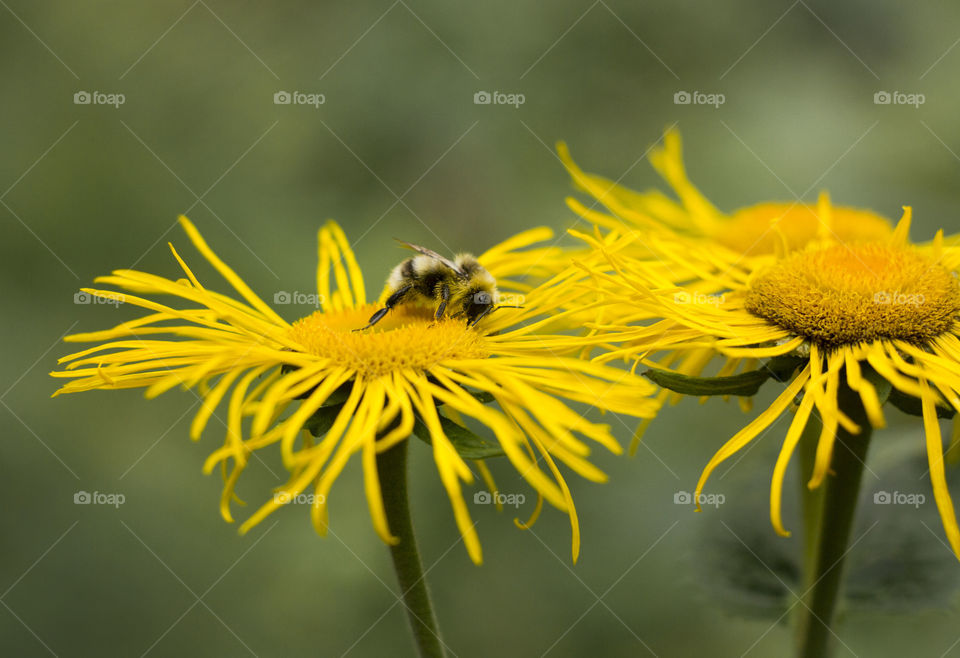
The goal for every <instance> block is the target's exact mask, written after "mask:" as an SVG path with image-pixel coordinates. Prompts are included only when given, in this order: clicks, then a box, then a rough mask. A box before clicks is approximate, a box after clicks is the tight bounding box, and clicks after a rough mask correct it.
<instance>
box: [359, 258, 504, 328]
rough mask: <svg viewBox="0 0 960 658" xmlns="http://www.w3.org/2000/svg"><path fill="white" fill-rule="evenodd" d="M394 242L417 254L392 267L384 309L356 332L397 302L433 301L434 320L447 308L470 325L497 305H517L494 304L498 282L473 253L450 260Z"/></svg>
mask: <svg viewBox="0 0 960 658" xmlns="http://www.w3.org/2000/svg"><path fill="white" fill-rule="evenodd" d="M397 242H399V243H400V244H402V245H404V246H406V247H408V248H410V249H413V250H414V251H416V252H419V254H418V255H417V256H413V257H411V258H408V259H406V260H405V261H403V262H402V263H400V264H399V265H397V266H396V267H394V268H393V271H391V272H390V276H389V278H388V279H387V290H388V291H389V293H390V294H389V296H388V297H387V300H386V302H385V303H384V306H383V308H381V309H380V310H378V311H377V312H376V313H374V314H373V315H372V316H371V317H370V320H369V322H368V323H367V325H366V326H365V327H361V328H360V329H357V331H362V330H363V329H369V328H370V327H372V326H373V325H375V324H376V323H377V322H379V321H380V320H382V319H383V317H384V316H385V315H386V314H387V313H389V312H390V309H392V308H393V307H394V306H397V305H398V304H409V303H429V304H436V307H437V311H436V314H435V316H434V317H435V318H436V319H437V320H439V319H440V318H442V317H443V316H444V314H445V313H446V312H447V310H448V309H449V310H450V311H451V313H450V315H449V317H451V318H459V317H463V318H466V320H467V326H471V327H472V326H473V325H475V324H477V323H478V322H479V321H480V320H482V319H483V318H484V317H486V316H487V315H488V314H489V313H491V312H493V311H494V310H496V309H498V308H520V307H518V306H510V307H505V306H497V305H495V302H496V301H497V299H498V296H499V295H498V292H497V282H496V280H495V279H494V278H493V276H492V275H491V274H490V273H489V272H487V270H486V269H484V267H483V265H481V264H480V263H479V261H477V259H476V258H475V257H474V256H473V255H472V254H458V255H457V256H454V258H453V260H450V259H449V258H444V257H443V256H441V255H440V254H438V253H437V252H435V251H431V250H430V249H427V248H426V247H420V246H418V245H415V244H410V243H409V242H404V241H403V240H397Z"/></svg>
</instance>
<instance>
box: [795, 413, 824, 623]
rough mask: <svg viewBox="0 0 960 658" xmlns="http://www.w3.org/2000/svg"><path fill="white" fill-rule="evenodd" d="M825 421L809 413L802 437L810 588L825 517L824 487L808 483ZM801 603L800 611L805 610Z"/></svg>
mask: <svg viewBox="0 0 960 658" xmlns="http://www.w3.org/2000/svg"><path fill="white" fill-rule="evenodd" d="M822 427H823V423H821V422H820V418H819V417H816V416H812V415H811V417H810V419H809V420H808V421H807V426H806V427H805V428H804V430H803V435H802V436H801V437H800V446H799V453H800V477H799V478H798V480H799V484H800V510H801V514H802V516H803V549H804V550H803V555H804V562H803V574H804V580H803V589H802V590H801V591H804V592H805V591H807V590H808V589H810V587H812V586H813V581H814V576H813V570H814V568H815V567H816V557H817V542H818V541H819V540H820V537H819V535H820V520H821V518H822V517H823V489H824V488H823V487H817V488H816V489H812V490H811V489H810V487H808V486H807V482H808V481H809V477H810V474H811V473H813V468H814V464H815V462H816V453H817V439H818V438H819V437H820V431H821V429H822ZM805 611H806V610H805V609H804V608H803V606H800V609H799V610H798V612H805Z"/></svg>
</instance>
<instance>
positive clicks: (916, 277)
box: [744, 243, 960, 347]
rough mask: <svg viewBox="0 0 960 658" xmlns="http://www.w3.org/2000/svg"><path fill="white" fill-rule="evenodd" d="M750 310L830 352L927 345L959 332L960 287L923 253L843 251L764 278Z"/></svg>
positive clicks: (825, 250) (785, 264)
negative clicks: (877, 344)
mask: <svg viewBox="0 0 960 658" xmlns="http://www.w3.org/2000/svg"><path fill="white" fill-rule="evenodd" d="M744 305H745V308H746V310H747V311H748V312H750V313H752V314H753V315H756V316H759V317H761V318H764V319H766V320H769V321H770V322H772V323H773V324H775V325H777V326H779V327H781V328H783V329H786V330H788V331H790V332H792V333H794V334H796V335H798V336H802V337H805V338H807V339H809V340H810V341H813V342H815V343H818V344H820V345H823V346H828V347H831V346H838V345H847V344H849V345H852V344H857V343H862V342H869V341H873V340H876V339H878V338H886V339H900V340H906V341H910V342H914V343H924V342H927V341H929V340H931V339H933V338H936V337H937V336H940V335H942V334H944V333H946V332H948V331H950V330H951V328H953V326H954V322H955V320H956V318H957V315H958V313H960V285H958V281H957V278H956V277H955V276H954V275H953V274H952V273H951V272H950V271H949V270H948V269H947V268H945V267H944V266H942V265H940V264H938V263H937V261H936V260H934V259H933V258H932V257H930V256H928V255H926V254H925V253H923V252H921V251H920V250H918V249H915V248H912V247H909V246H901V245H896V244H891V243H869V244H866V243H865V244H859V245H850V246H848V245H842V244H841V245H833V246H829V247H811V248H808V249H806V250H803V251H800V252H797V253H795V254H793V255H791V256H788V257H786V258H784V259H783V260H781V261H779V262H778V263H777V264H776V265H774V266H772V267H771V268H769V269H767V270H766V271H763V272H761V273H760V274H759V275H758V276H757V277H756V278H755V280H754V281H753V282H752V284H751V285H750V287H749V289H748V290H747V293H746V299H745V302H744Z"/></svg>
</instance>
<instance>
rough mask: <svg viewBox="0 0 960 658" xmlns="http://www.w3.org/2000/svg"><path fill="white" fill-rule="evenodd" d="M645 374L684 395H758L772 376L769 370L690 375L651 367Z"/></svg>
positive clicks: (661, 384) (656, 382) (659, 383)
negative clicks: (720, 374)
mask: <svg viewBox="0 0 960 658" xmlns="http://www.w3.org/2000/svg"><path fill="white" fill-rule="evenodd" d="M643 376H644V377H646V378H647V379H649V380H650V381H652V382H653V383H654V384H656V385H657V386H662V387H663V388H667V389H670V390H671V391H673V392H675V393H683V394H684V395H696V396H700V395H744V396H751V395H756V394H757V391H758V390H760V386H761V385H762V384H763V383H764V382H765V381H767V380H768V379H769V378H770V372H769V371H767V370H751V371H750V372H744V373H740V374H739V375H731V376H729V377H688V376H687V375H681V374H679V373H676V372H670V371H669V370H658V369H656V368H651V369H649V370H647V371H646V372H644V373H643Z"/></svg>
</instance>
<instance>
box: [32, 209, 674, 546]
mask: <svg viewBox="0 0 960 658" xmlns="http://www.w3.org/2000/svg"><path fill="white" fill-rule="evenodd" d="M180 222H181V224H182V225H183V228H184V229H185V230H186V232H187V235H188V236H189V238H190V240H191V242H192V243H193V245H194V246H195V247H196V248H197V250H198V251H199V252H200V253H201V254H202V255H203V256H204V257H205V258H206V259H207V261H209V263H210V264H212V265H213V267H214V268H215V269H216V270H217V271H218V272H219V273H220V274H221V275H222V276H223V277H224V278H225V279H226V280H227V282H229V283H230V285H232V287H233V288H234V290H235V291H236V292H237V293H238V294H239V295H240V297H241V298H242V301H241V300H238V299H235V298H233V297H230V296H227V295H223V294H220V293H217V292H214V291H213V290H210V289H208V288H206V287H204V286H203V285H202V284H201V283H200V281H198V280H197V277H196V276H194V274H193V272H192V271H191V270H190V268H189V267H188V266H187V264H186V263H185V262H184V260H183V259H182V258H181V257H180V255H179V254H178V253H177V251H176V250H175V249H173V245H171V246H170V248H171V250H172V251H173V255H174V257H175V258H176V260H177V262H178V263H179V265H180V268H182V270H183V273H184V275H185V276H186V278H181V279H179V280H171V279H167V278H163V277H160V276H155V275H152V274H147V273H143V272H136V271H132V270H118V271H115V272H113V274H112V275H111V276H105V277H100V278H99V279H97V282H98V283H105V284H110V285H112V286H115V287H117V288H120V289H121V290H123V291H124V292H122V293H117V292H114V291H106V290H96V289H86V292H87V293H88V294H91V295H102V296H111V297H114V298H117V299H119V300H121V301H124V302H126V303H127V304H132V305H135V306H139V307H142V308H144V309H147V310H148V311H150V313H149V314H148V315H145V316H143V317H141V318H138V319H135V320H131V321H129V322H124V323H122V324H120V325H118V326H116V327H114V328H113V329H109V330H105V331H96V332H92V333H83V334H76V335H73V336H70V337H68V338H67V340H68V341H72V342H95V343H98V344H97V345H95V346H94V347H91V348H89V349H86V350H83V351H81V352H77V353H75V354H71V355H69V356H66V357H64V358H62V359H60V362H61V363H67V364H68V365H66V366H65V367H64V369H63V370H59V371H56V372H53V373H51V374H52V375H53V376H54V377H63V378H69V379H70V380H71V381H69V382H67V383H66V384H65V385H64V386H63V387H62V388H61V389H60V390H59V391H57V393H73V392H79V391H88V390H92V389H123V388H145V389H146V396H147V398H153V397H155V396H157V395H159V394H161V393H163V392H165V391H167V390H169V389H171V388H174V387H176V386H182V387H183V388H186V389H189V388H193V387H196V388H197V389H198V390H199V391H200V393H201V394H202V396H203V404H202V406H201V409H200V411H199V412H198V413H197V415H196V417H195V418H194V420H193V424H192V426H191V429H190V435H191V438H193V439H199V437H200V435H201V432H202V431H203V429H204V427H206V425H207V423H208V421H209V419H210V417H211V415H212V414H213V413H214V411H215V410H216V409H217V407H218V406H219V405H220V404H221V402H223V401H224V400H226V416H227V420H226V426H227V432H226V438H225V441H224V444H223V446H222V447H221V448H219V449H218V450H216V451H215V452H214V453H213V454H211V455H210V457H209V458H208V459H207V461H206V464H205V467H204V469H205V471H206V472H207V473H209V472H211V471H212V470H213V469H214V468H215V467H216V466H217V465H220V466H221V468H222V470H223V475H224V479H225V486H224V490H223V495H222V499H221V512H222V515H223V517H224V518H225V519H226V520H227V521H232V514H231V509H230V503H231V501H232V500H234V499H235V494H234V488H235V485H236V483H237V478H238V477H239V475H240V473H241V472H242V471H243V470H244V468H245V466H246V465H247V463H248V460H249V458H250V456H251V454H252V453H253V451H255V450H261V449H264V448H267V447H269V446H274V445H276V446H277V447H278V448H279V450H280V454H281V455H282V457H283V463H284V465H285V467H286V468H287V469H288V470H289V471H290V477H289V480H288V481H287V482H286V483H285V484H284V485H283V486H281V487H280V488H279V489H278V491H277V494H276V495H274V496H273V497H271V498H270V499H269V500H268V501H267V502H266V503H265V504H263V505H262V506H261V507H260V508H259V509H258V510H257V511H256V512H255V513H253V514H252V515H251V516H250V517H249V518H248V519H247V520H246V521H245V522H244V523H243V524H242V526H241V532H245V531H247V530H249V529H250V528H251V527H253V526H254V525H256V524H257V523H259V522H260V521H262V520H263V519H264V518H265V517H266V516H267V515H269V514H270V513H272V512H273V511H275V510H276V509H277V508H278V507H281V506H283V505H284V504H287V503H288V502H289V501H291V500H294V499H296V497H297V496H299V495H300V494H301V493H302V492H304V491H306V490H307V489H308V488H310V487H312V488H313V491H314V493H315V496H314V497H313V501H312V502H313V504H312V506H311V516H312V520H313V523H314V526H315V527H316V529H317V531H318V532H320V533H321V534H324V533H325V532H326V528H327V525H328V517H327V503H328V500H329V494H330V491H331V488H332V486H333V484H334V482H335V480H336V479H337V477H338V476H339V475H340V473H341V472H342V471H343V469H344V467H345V466H346V464H347V462H348V461H349V460H350V458H351V457H353V456H354V455H355V454H359V459H361V461H362V464H363V473H364V485H365V490H366V499H367V504H368V506H369V509H370V514H371V517H372V521H373V526H374V528H375V530H376V532H377V533H378V534H379V536H380V537H381V538H382V539H383V540H384V541H385V542H388V543H395V541H396V538H395V537H394V536H393V534H392V533H391V530H390V528H389V527H388V523H387V519H386V516H385V513H384V508H383V500H382V498H381V491H380V484H379V480H378V477H377V468H376V456H377V454H379V453H381V452H383V451H384V450H386V449H388V448H390V447H392V446H394V445H395V444H397V443H398V442H401V441H405V440H407V439H408V437H410V436H411V433H413V432H414V429H415V426H416V427H419V428H422V432H423V434H425V435H427V436H428V438H429V440H430V443H431V444H432V451H433V458H434V461H435V464H436V468H437V472H438V474H439V476H440V479H441V481H442V482H443V485H444V487H445V488H446V490H447V493H448V494H449V497H450V501H451V504H452V506H453V511H454V516H455V518H456V522H457V524H458V526H459V528H460V530H461V532H462V534H463V537H464V540H465V544H466V547H467V550H468V552H469V555H470V557H471V558H472V559H473V560H474V561H475V562H477V563H480V562H481V549H480V543H479V540H478V537H477V533H476V531H475V529H474V523H473V522H472V521H471V520H470V514H469V512H468V509H467V505H466V502H465V500H464V496H463V493H462V491H461V483H468V484H469V483H471V482H473V479H474V476H473V473H472V471H471V469H470V465H469V464H468V463H467V460H466V459H465V458H464V457H462V456H461V455H460V454H459V453H458V451H457V448H456V446H455V444H454V442H453V440H452V439H451V437H450V436H449V435H450V428H451V427H452V425H451V423H453V422H454V421H456V420H458V419H459V418H461V417H467V418H471V419H473V420H475V421H478V422H479V423H480V424H482V425H483V426H485V427H486V428H487V429H489V430H490V432H491V433H492V435H493V436H494V437H495V441H496V445H498V446H499V448H500V449H501V450H502V452H503V453H505V454H506V456H507V458H508V459H509V461H510V463H511V464H512V465H513V467H514V468H515V469H516V470H517V472H518V473H519V474H520V475H521V476H522V477H523V478H524V479H525V480H526V481H527V482H528V483H529V484H530V485H531V486H532V487H533V488H534V489H535V490H536V491H537V493H538V497H539V498H538V503H537V506H536V510H535V511H534V513H533V516H532V517H531V519H530V520H529V521H527V523H520V522H519V521H518V522H517V523H518V525H520V527H527V526H528V525H529V524H530V523H532V522H533V521H534V520H535V518H536V516H537V515H538V514H539V512H540V509H541V506H542V502H543V500H544V499H546V501H548V502H549V503H551V504H552V505H553V506H554V507H556V508H557V509H559V510H562V511H564V512H566V513H567V514H569V516H570V522H571V526H572V534H573V542H572V543H573V555H574V559H576V556H577V554H578V551H579V525H578V521H577V516H576V510H575V508H574V505H573V500H572V498H571V495H570V490H569V489H568V487H567V484H566V482H565V481H564V478H563V476H562V475H561V472H560V469H559V464H563V465H565V466H567V467H568V468H570V469H571V470H573V471H574V472H576V473H577V474H579V475H581V476H583V477H585V478H586V479H588V480H591V481H595V482H602V481H604V479H605V475H604V474H603V473H602V472H601V471H600V470H599V469H598V468H597V467H596V466H594V465H593V464H592V463H591V462H590V461H589V454H590V445H589V443H590V442H595V443H597V444H599V445H601V446H603V447H604V448H606V449H608V450H610V451H611V452H614V453H618V452H620V450H621V449H620V446H619V445H618V444H617V442H616V441H615V440H614V439H613V437H612V436H611V434H610V432H609V428H608V426H606V425H599V424H596V423H593V422H589V421H587V420H585V419H584V418H583V416H582V415H581V414H579V413H577V412H576V411H574V410H573V409H572V408H571V407H570V406H568V405H567V401H571V402H576V403H583V404H587V405H592V406H594V407H597V408H599V409H601V410H605V411H613V412H617V413H621V412H622V413H628V414H631V415H635V416H639V417H650V416H652V415H653V414H654V413H655V411H656V407H657V405H656V403H655V401H653V400H649V399H644V398H643V397H642V396H644V395H645V394H649V393H651V392H652V390H653V387H652V386H650V385H648V384H647V383H646V382H645V381H644V380H642V379H640V378H637V377H635V376H633V375H631V374H630V373H626V372H623V371H622V370H619V369H615V368H610V367H607V366H602V365H597V364H591V363H587V362H584V361H582V360H580V359H577V358H575V357H573V356H566V354H569V353H570V352H571V351H572V350H574V349H576V347H577V346H578V345H579V343H578V342H577V340H576V339H574V338H572V337H570V336H566V335H563V334H560V333H556V332H557V331H560V330H562V329H565V328H566V326H565V314H564V313H563V312H560V311H558V306H559V304H561V303H569V302H570V301H571V300H576V299H577V298H578V296H581V295H583V294H586V291H585V290H582V289H580V288H579V287H578V278H579V276H580V275H579V274H578V273H577V272H576V271H575V269H573V268H571V269H570V270H569V271H567V272H565V273H563V274H561V275H559V276H556V277H554V278H553V279H552V280H550V281H547V282H546V283H544V284H543V285H540V286H538V287H535V288H533V289H531V290H529V292H528V293H527V294H526V302H525V305H524V307H523V308H521V309H510V310H506V309H505V310H501V311H499V312H498V313H494V314H491V315H490V316H488V317H487V318H486V319H484V320H483V321H482V322H481V323H480V324H479V325H477V326H476V327H468V326H467V324H466V323H465V322H464V321H462V320H459V321H458V320H453V319H444V320H441V321H439V322H434V320H433V309H431V308H421V307H415V306H410V305H405V306H401V307H398V308H396V309H394V311H393V312H391V313H390V314H389V315H387V317H386V318H385V319H384V320H383V321H381V322H380V323H379V324H377V325H376V326H375V327H374V328H373V329H369V330H365V331H362V332H358V331H355V330H356V329H358V328H360V327H363V326H364V325H365V324H366V323H367V320H368V319H369V318H370V316H371V314H372V313H373V312H374V311H375V310H376V309H377V305H376V304H370V303H368V302H367V296H366V288H365V284H364V280H363V275H362V273H361V271H360V268H359V267H358V265H357V261H356V259H355V257H354V254H353V252H352V250H351V248H350V246H349V244H348V242H347V239H346V237H345V235H344V233H343V231H342V230H341V229H340V227H339V226H337V225H336V224H335V223H333V222H330V223H328V224H327V225H326V226H325V227H323V228H322V229H321V230H320V231H319V265H318V269H317V288H318V295H319V299H320V300H321V301H322V308H321V310H319V311H317V312H316V313H313V314H312V315H309V316H307V317H304V318H301V319H299V320H297V321H295V322H293V323H292V324H291V323H289V322H287V321H286V320H285V319H284V318H282V317H281V316H280V315H278V314H277V313H276V312H275V311H274V310H273V309H272V308H270V307H269V306H268V305H267V304H266V303H264V302H263V300H261V298H260V297H258V296H257V295H256V294H255V293H254V292H253V291H252V290H251V289H250V288H249V287H248V286H247V284H245V283H244V282H243V280H242V279H241V278H240V277H239V276H238V275H237V274H236V273H235V272H234V271H233V270H232V269H230V267H228V266H227V265H226V264H225V263H224V262H223V261H221V260H220V259H219V258H218V257H217V256H216V255H215V254H214V252H213V251H212V250H211V249H210V247H209V246H207V244H206V242H205V241H204V240H203V238H202V237H201V236H200V234H199V232H198V231H197V229H196V228H195V227H194V225H193V224H192V223H191V222H190V221H189V220H188V219H187V218H185V217H181V218H180ZM549 235H550V232H549V231H548V230H547V229H535V230H533V231H528V232H525V233H522V234H520V235H518V236H516V237H514V238H512V239H511V240H508V241H507V242H505V243H502V244H501V245H498V246H496V247H494V248H493V249H491V250H489V251H487V252H486V253H484V254H482V255H481V256H480V257H479V260H480V262H481V263H482V264H483V265H484V266H485V267H486V268H488V270H489V271H490V272H491V274H492V275H493V276H494V277H508V276H520V275H522V274H523V273H524V272H526V271H533V272H535V273H536V272H537V270H538V268H540V267H541V266H542V264H543V262H544V261H545V259H549V258H553V257H555V256H556V255H557V254H556V252H555V251H554V250H551V249H550V248H539V249H537V248H535V249H529V250H526V251H518V249H521V248H523V247H527V246H530V245H531V243H533V242H535V241H537V240H542V239H544V238H545V237H549ZM331 271H332V276H331ZM504 281H505V279H501V280H500V283H501V285H504ZM334 282H335V285H334ZM161 294H162V295H168V296H170V297H172V298H174V299H175V300H179V301H181V302H186V303H187V307H186V308H179V307H178V306H177V305H168V304H164V303H159V302H156V301H152V300H150V299H148V298H147V297H146V296H148V295H161ZM140 295H144V296H140ZM484 396H487V397H489V398H491V399H492V401H493V402H495V403H496V404H495V405H487V404H484V403H483V402H485V401H486V400H483V401H481V400H482V398H483V397H484ZM288 412H289V413H288ZM317 414H321V416H322V419H323V420H324V421H325V424H324V426H323V427H322V430H321V431H318V432H317V433H318V434H320V438H315V437H314V436H313V435H312V434H311V432H310V431H307V430H306V429H305V425H309V424H310V423H313V422H315V421H317V419H318V418H321V416H317ZM323 430H325V431H323ZM427 436H425V437H424V438H427ZM585 439H589V441H585ZM475 466H476V467H477V468H478V470H479V471H480V474H481V476H482V477H483V478H484V480H485V481H486V482H487V484H488V486H489V487H490V489H491V491H495V489H494V488H493V482H492V479H491V477H490V473H489V471H488V470H487V468H486V466H485V465H484V463H483V462H482V461H477V462H475ZM544 466H545V467H546V469H544ZM238 500H239V499H238Z"/></svg>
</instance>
